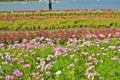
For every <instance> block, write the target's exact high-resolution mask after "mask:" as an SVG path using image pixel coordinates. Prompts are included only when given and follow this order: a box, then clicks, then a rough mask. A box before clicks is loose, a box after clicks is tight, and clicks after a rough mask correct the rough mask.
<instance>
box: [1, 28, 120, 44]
mask: <svg viewBox="0 0 120 80" xmlns="http://www.w3.org/2000/svg"><path fill="white" fill-rule="evenodd" d="M73 35H74V36H73ZM114 36H116V37H117V36H120V30H119V29H115V28H99V29H88V28H80V29H69V30H68V29H63V30H61V29H59V30H53V31H47V30H37V31H15V32H0V42H1V43H15V41H18V42H21V41H22V39H26V40H31V39H33V38H35V37H45V38H50V39H57V40H60V41H61V43H62V42H66V41H68V39H69V38H72V37H76V38H78V39H80V38H106V37H108V38H109V37H114Z"/></svg>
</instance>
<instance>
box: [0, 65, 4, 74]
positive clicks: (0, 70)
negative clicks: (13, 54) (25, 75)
mask: <svg viewBox="0 0 120 80" xmlns="http://www.w3.org/2000/svg"><path fill="white" fill-rule="evenodd" d="M0 73H2V74H4V72H3V70H2V67H1V66H0Z"/></svg>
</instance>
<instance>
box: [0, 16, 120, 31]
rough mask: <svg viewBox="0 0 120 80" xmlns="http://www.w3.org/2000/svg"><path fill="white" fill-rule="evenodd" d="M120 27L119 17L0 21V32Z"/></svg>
mask: <svg viewBox="0 0 120 80" xmlns="http://www.w3.org/2000/svg"><path fill="white" fill-rule="evenodd" d="M111 26H114V27H120V20H119V17H116V18H99V17H95V18H81V17H78V18H77V17H76V18H71V17H63V18H43V19H40V20H39V19H33V20H25V19H21V20H15V21H14V20H13V21H12V20H11V21H0V30H12V31H16V30H37V29H43V30H45V29H65V28H75V27H76V28H80V27H88V28H98V27H111Z"/></svg>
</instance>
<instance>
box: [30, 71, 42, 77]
mask: <svg viewBox="0 0 120 80" xmlns="http://www.w3.org/2000/svg"><path fill="white" fill-rule="evenodd" d="M32 76H33V77H35V78H39V77H40V74H39V72H36V73H35V72H33V73H32Z"/></svg>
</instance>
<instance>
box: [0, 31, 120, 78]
mask: <svg viewBox="0 0 120 80" xmlns="http://www.w3.org/2000/svg"><path fill="white" fill-rule="evenodd" d="M51 33H52V34H50V35H49V36H48V32H46V31H42V30H40V31H37V32H35V34H32V33H29V36H30V35H31V36H32V35H37V34H39V35H41V36H39V37H34V38H33V39H30V40H27V39H24V38H26V35H25V33H24V32H22V33H20V32H18V34H17V36H21V38H23V39H21V43H18V42H15V43H14V44H8V45H7V44H4V43H1V44H0V79H1V80H84V79H85V80H119V79H120V76H119V75H120V31H119V30H116V29H95V30H89V34H88V32H87V31H86V30H85V29H80V30H77V31H73V30H71V31H68V30H58V31H53V32H51ZM4 34H5V35H4V37H7V38H8V37H10V35H9V34H10V33H9V34H7V33H4ZM11 35H12V37H15V38H16V37H17V36H16V34H11ZM0 36H2V35H0ZM70 36H71V37H70ZM4 37H0V38H4ZM51 37H54V39H52V38H51ZM78 37H80V38H78ZM62 39H65V40H66V39H67V41H66V42H64V43H62V44H60V42H61V40H62ZM0 40H1V39H0Z"/></svg>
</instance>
